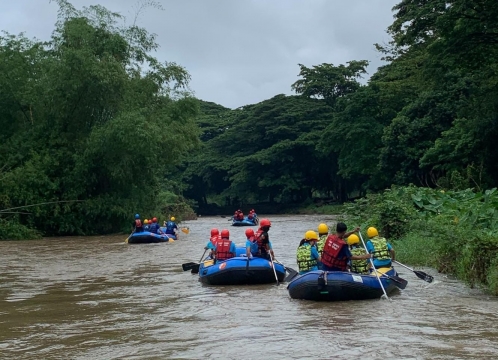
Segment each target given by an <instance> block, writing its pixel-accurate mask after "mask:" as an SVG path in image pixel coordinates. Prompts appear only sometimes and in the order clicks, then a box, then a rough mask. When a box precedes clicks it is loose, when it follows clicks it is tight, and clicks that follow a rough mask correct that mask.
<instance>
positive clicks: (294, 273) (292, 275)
mask: <svg viewBox="0 0 498 360" xmlns="http://www.w3.org/2000/svg"><path fill="white" fill-rule="evenodd" d="M285 270H286V271H287V272H288V273H289V275H287V276H286V277H285V279H284V281H285V282H290V281H291V280H292V279H294V278H295V277H296V276H297V275H299V273H298V272H297V271H296V270H294V269H292V268H288V267H286V268H285Z"/></svg>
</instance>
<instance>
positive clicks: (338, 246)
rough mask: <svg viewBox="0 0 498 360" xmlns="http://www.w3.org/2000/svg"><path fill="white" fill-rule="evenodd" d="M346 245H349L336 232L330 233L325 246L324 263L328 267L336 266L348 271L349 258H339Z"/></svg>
mask: <svg viewBox="0 0 498 360" xmlns="http://www.w3.org/2000/svg"><path fill="white" fill-rule="evenodd" d="M344 246H347V244H346V242H345V241H344V240H343V239H341V238H339V237H338V236H337V235H335V234H332V235H329V236H328V237H327V240H325V246H324V247H323V254H322V263H323V264H324V265H326V266H328V267H336V268H339V269H341V270H342V271H346V270H347V268H348V267H347V265H348V258H347V257H343V258H339V253H340V252H341V250H342V248H343V247H344Z"/></svg>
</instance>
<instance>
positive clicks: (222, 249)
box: [216, 239, 233, 260]
mask: <svg viewBox="0 0 498 360" xmlns="http://www.w3.org/2000/svg"><path fill="white" fill-rule="evenodd" d="M231 245H232V241H230V240H228V239H221V240H218V242H217V243H216V260H226V259H230V258H233V254H232V253H231V252H230V246H231Z"/></svg>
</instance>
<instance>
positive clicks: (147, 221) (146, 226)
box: [144, 219, 150, 231]
mask: <svg viewBox="0 0 498 360" xmlns="http://www.w3.org/2000/svg"><path fill="white" fill-rule="evenodd" d="M144 231H150V225H149V219H145V220H144Z"/></svg>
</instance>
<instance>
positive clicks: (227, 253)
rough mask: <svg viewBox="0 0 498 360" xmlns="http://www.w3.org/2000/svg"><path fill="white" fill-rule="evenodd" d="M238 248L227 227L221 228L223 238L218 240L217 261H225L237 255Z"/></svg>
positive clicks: (215, 253) (215, 254) (215, 252)
mask: <svg viewBox="0 0 498 360" xmlns="http://www.w3.org/2000/svg"><path fill="white" fill-rule="evenodd" d="M236 254H237V249H236V248H235V243H233V242H232V241H231V240H230V232H229V231H228V230H227V229H223V230H221V239H220V240H218V241H217V243H216V248H215V250H214V258H215V261H216V262H218V261H223V260H227V259H230V258H233V257H235V256H236Z"/></svg>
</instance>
